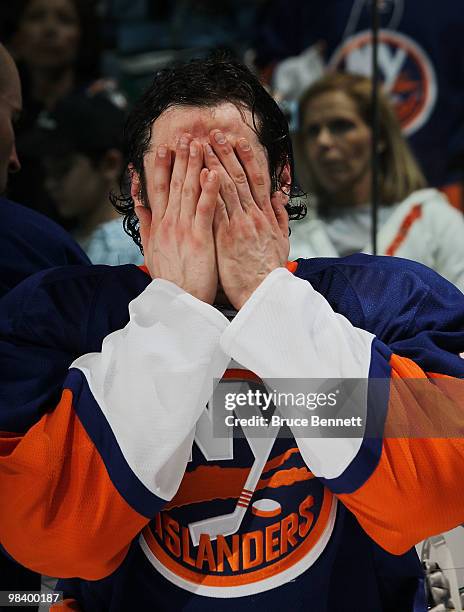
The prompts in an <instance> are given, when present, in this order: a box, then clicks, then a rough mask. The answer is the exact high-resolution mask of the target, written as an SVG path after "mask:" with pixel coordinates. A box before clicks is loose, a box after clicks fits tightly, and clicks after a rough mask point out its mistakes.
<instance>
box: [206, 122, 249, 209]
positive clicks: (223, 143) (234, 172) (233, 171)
mask: <svg viewBox="0 0 464 612" xmlns="http://www.w3.org/2000/svg"><path fill="white" fill-rule="evenodd" d="M210 142H211V144H212V147H213V149H214V152H215V153H216V155H217V157H218V159H219V161H220V162H221V164H222V165H223V167H224V168H225V170H226V172H227V174H228V175H229V177H230V178H231V179H232V181H233V183H234V185H235V189H236V190H237V193H238V196H239V200H240V204H241V206H242V208H243V209H244V210H249V209H250V208H251V207H252V206H256V203H255V201H254V199H253V195H252V193H251V190H250V186H249V184H248V177H247V175H246V172H245V170H244V168H243V166H242V164H241V163H240V161H239V159H238V157H237V155H236V154H235V151H234V148H233V147H232V145H231V144H230V142H229V141H228V140H227V138H226V137H225V135H224V134H223V133H222V132H221V131H220V130H212V131H211V132H210Z"/></svg>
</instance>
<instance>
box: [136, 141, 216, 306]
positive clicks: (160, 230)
mask: <svg viewBox="0 0 464 612" xmlns="http://www.w3.org/2000/svg"><path fill="white" fill-rule="evenodd" d="M147 176H148V173H147ZM150 179H151V180H152V181H153V183H152V185H153V187H152V190H151V191H152V195H151V197H150V200H151V201H150V209H148V208H145V207H144V206H142V205H141V202H140V197H139V196H138V199H136V207H135V212H136V214H137V217H138V219H139V223H140V237H141V241H142V246H143V251H144V254H145V265H146V266H147V268H148V270H149V272H150V275H151V277H152V278H162V279H165V280H168V281H171V282H172V283H175V284H176V285H177V286H178V287H181V288H182V289H184V291H187V292H188V293H190V294H192V295H193V296H195V297H197V298H198V299H200V300H202V301H203V302H207V303H208V304H212V303H213V301H214V298H215V296H216V291H217V283H218V272H217V265H216V253H215V245H214V236H213V219H214V211H215V209H216V203H217V199H218V193H219V177H218V174H217V172H216V171H211V172H210V171H208V170H207V169H206V168H203V149H202V146H201V145H200V144H199V143H198V142H196V141H195V140H192V137H191V135H190V134H183V135H182V137H181V138H180V139H179V142H178V143H177V147H176V153H175V160H174V163H173V164H172V163H171V151H170V150H169V148H168V147H167V146H166V145H161V146H159V147H158V149H157V151H156V155H155V158H154V161H153V172H152V173H150ZM138 189H139V186H137V185H134V184H133V186H132V193H133V196H134V199H135V194H136V193H137V194H138V191H137V190H138Z"/></svg>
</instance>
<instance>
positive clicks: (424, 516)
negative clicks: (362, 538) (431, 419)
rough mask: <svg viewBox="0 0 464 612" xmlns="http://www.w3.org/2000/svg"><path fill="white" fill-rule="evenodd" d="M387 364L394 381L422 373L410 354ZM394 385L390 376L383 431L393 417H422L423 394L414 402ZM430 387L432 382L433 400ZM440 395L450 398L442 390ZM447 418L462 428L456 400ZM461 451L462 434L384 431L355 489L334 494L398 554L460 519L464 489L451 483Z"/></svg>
mask: <svg viewBox="0 0 464 612" xmlns="http://www.w3.org/2000/svg"><path fill="white" fill-rule="evenodd" d="M391 366H392V379H393V381H394V380H395V379H397V378H403V379H407V378H414V379H418V378H426V375H425V373H424V372H423V371H422V370H421V368H420V367H419V366H418V365H417V364H415V363H414V362H413V361H411V360H410V359H407V358H404V357H398V356H397V355H393V356H392V358H391ZM393 385H394V382H392V397H391V398H390V404H389V409H388V414H387V420H386V425H385V430H386V436H388V431H389V429H390V430H391V431H395V430H397V427H398V419H400V420H401V419H403V420H405V421H406V420H408V419H421V418H422V419H426V418H427V416H426V415H427V405H426V401H424V397H425V396H421V398H420V400H421V401H420V403H419V402H418V403H416V402H417V399H415V398H414V397H413V396H412V395H411V394H407V393H406V394H405V397H400V396H399V395H400V393H399V391H398V389H397V388H395V389H393ZM400 389H401V387H400ZM435 390H436V389H435V388H434V386H433V385H432V384H431V388H430V391H431V393H430V397H431V401H432V402H433V404H434V405H436V404H435V402H436V397H434V395H435V393H434V391H435ZM437 392H439V390H437ZM442 397H443V401H445V402H447V401H449V398H447V397H446V396H445V395H443V396H442ZM458 407H459V408H460V410H458ZM450 418H453V419H455V420H456V426H457V427H460V428H461V431H462V427H464V404H463V405H460V406H457V405H456V403H455V404H454V411H452V413H451V414H450ZM463 456H464V440H463V439H462V438H388V437H385V439H384V441H383V448H382V454H381V457H380V461H379V464H378V466H377V468H376V470H375V471H374V472H373V474H372V475H371V476H370V477H369V479H368V480H367V481H366V483H365V484H364V485H363V486H362V487H361V488H360V489H358V490H357V491H355V492H354V493H352V494H341V495H339V496H338V497H339V499H340V501H342V502H343V504H344V505H345V506H346V507H347V508H349V510H351V511H352V512H353V513H354V514H355V515H356V517H357V519H358V521H359V522H360V524H361V525H362V527H363V529H364V530H365V531H366V533H368V535H369V536H370V537H372V538H373V539H374V540H375V541H376V542H377V543H378V544H380V546H382V547H383V548H384V549H385V550H387V551H389V552H391V553H393V554H402V553H404V552H406V551H407V550H408V549H409V548H411V546H413V545H414V544H416V543H417V542H420V541H421V540H422V539H424V538H425V537H427V536H429V535H430V534H431V533H439V532H441V531H447V530H448V529H451V528H453V527H456V525H458V524H460V523H462V522H463V521H464V490H462V489H461V488H459V487H456V483H457V482H459V480H460V479H459V478H458V477H457V475H459V474H462V465H463V464H462V457H463ZM417 517H420V520H418V518H417Z"/></svg>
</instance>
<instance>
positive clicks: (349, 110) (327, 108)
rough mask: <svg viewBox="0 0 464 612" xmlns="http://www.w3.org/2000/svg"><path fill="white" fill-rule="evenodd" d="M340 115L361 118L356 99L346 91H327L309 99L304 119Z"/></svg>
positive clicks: (311, 119)
mask: <svg viewBox="0 0 464 612" xmlns="http://www.w3.org/2000/svg"><path fill="white" fill-rule="evenodd" d="M334 116H338V117H349V118H358V119H360V118H361V117H360V115H359V111H358V107H357V105H356V103H355V101H354V100H353V99H352V98H351V97H350V96H349V95H348V94H346V93H345V92H344V91H325V92H323V93H320V94H318V95H316V96H314V98H312V99H311V100H309V101H308V103H307V104H306V108H305V113H304V119H305V122H306V123H309V122H312V121H320V120H324V119H326V118H327V119H329V118H333V117H334Z"/></svg>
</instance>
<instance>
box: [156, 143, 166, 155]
mask: <svg viewBox="0 0 464 612" xmlns="http://www.w3.org/2000/svg"><path fill="white" fill-rule="evenodd" d="M167 154H168V148H167V147H166V146H165V145H160V146H159V147H158V157H166V155H167Z"/></svg>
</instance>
